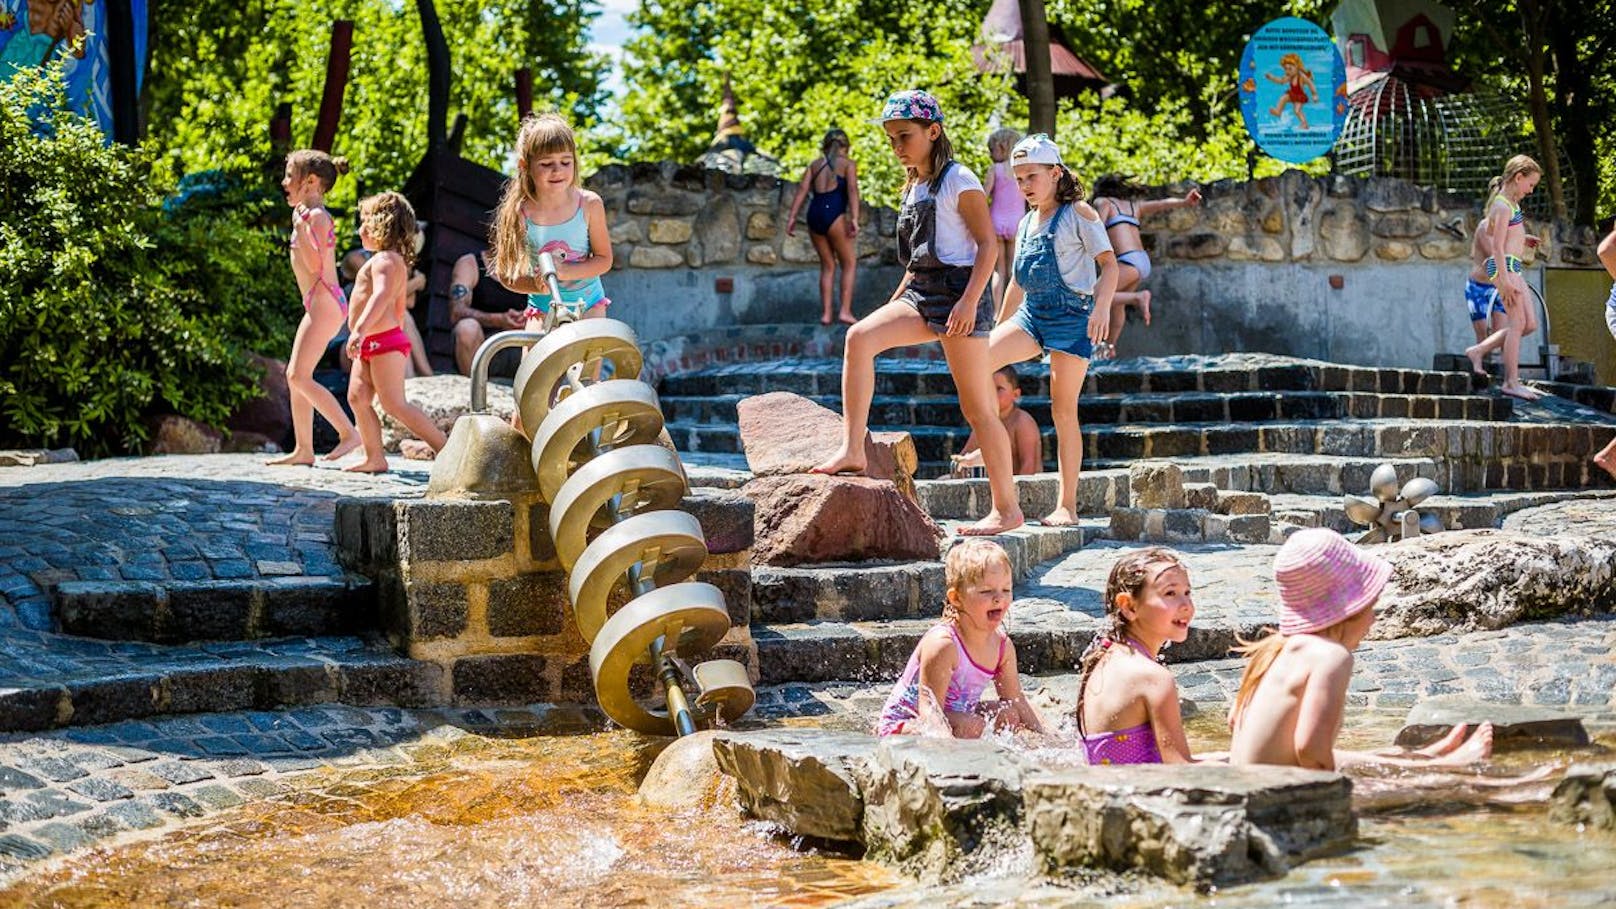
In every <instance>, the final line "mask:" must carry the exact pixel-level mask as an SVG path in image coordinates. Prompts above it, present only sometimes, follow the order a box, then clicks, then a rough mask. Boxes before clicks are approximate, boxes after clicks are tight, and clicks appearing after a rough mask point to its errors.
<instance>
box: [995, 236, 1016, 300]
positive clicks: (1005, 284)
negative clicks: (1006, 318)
mask: <svg viewBox="0 0 1616 909" xmlns="http://www.w3.org/2000/svg"><path fill="white" fill-rule="evenodd" d="M1015 254H1016V241H1015V240H1006V239H1005V238H1003V237H1000V238H999V258H998V259H996V260H994V263H993V311H994V312H998V311H999V309H1000V308H1001V307H1002V306H1004V292H1005V291H1006V290H1008V289H1009V287H1010V263H1011V260H1012V259H1013V258H1014V256H1015Z"/></svg>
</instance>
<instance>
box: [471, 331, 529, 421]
mask: <svg viewBox="0 0 1616 909" xmlns="http://www.w3.org/2000/svg"><path fill="white" fill-rule="evenodd" d="M543 337H544V332H542V331H501V332H496V333H495V334H493V335H490V336H489V337H488V340H486V341H484V342H483V343H482V346H481V347H479V348H477V354H476V356H474V357H472V358H471V412H472V413H488V364H489V363H491V362H493V359H494V354H497V353H499V352H500V351H502V350H507V349H509V348H512V347H524V346H526V345H528V344H533V343H535V342H537V341H538V340H539V339H541V338H543Z"/></svg>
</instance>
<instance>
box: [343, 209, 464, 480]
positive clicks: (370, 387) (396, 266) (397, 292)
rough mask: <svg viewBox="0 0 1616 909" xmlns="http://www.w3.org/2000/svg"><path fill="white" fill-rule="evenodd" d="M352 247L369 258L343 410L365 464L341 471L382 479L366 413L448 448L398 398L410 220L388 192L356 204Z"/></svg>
mask: <svg viewBox="0 0 1616 909" xmlns="http://www.w3.org/2000/svg"><path fill="white" fill-rule="evenodd" d="M359 242H360V243H363V244H364V246H365V248H366V249H368V250H370V251H371V252H372V253H373V254H372V255H371V257H370V259H369V261H367V262H366V263H365V264H364V265H363V266H361V267H360V269H359V275H358V276H357V277H356V278H355V279H354V307H355V309H356V310H357V312H358V315H357V316H355V317H354V318H353V319H352V321H351V323H350V326H349V338H348V355H349V356H350V357H353V358H354V364H353V372H352V373H351V374H350V376H349V378H348V404H349V406H351V407H352V408H353V412H354V419H355V420H357V421H358V423H359V436H360V438H361V439H363V440H364V444H365V459H364V460H363V461H361V462H360V463H358V464H355V465H354V466H352V467H350V468H348V469H349V470H350V471H353V472H355V473H383V472H385V471H386V470H387V458H386V456H385V455H384V454H383V453H382V422H381V420H380V419H379V418H378V417H377V416H376V411H375V408H374V405H373V402H374V400H375V399H377V398H380V399H381V403H382V409H383V410H385V411H387V412H388V413H390V414H392V415H393V416H394V417H395V418H397V419H398V420H399V421H400V422H401V423H403V424H404V425H405V426H406V427H408V428H409V430H410V432H412V433H414V434H415V437H416V438H417V439H420V440H421V441H423V442H425V443H426V444H427V445H430V446H431V447H432V450H433V451H434V452H438V451H442V450H443V445H444V443H445V442H447V441H448V440H447V439H446V438H445V437H444V435H443V431H442V430H440V429H438V427H437V426H436V425H435V424H434V423H433V422H432V420H431V418H430V417H428V416H427V415H426V414H424V413H422V412H421V410H420V408H418V407H416V406H415V405H413V404H411V403H410V402H409V401H408V400H407V399H406V398H405V397H404V367H405V364H407V363H408V362H409V357H410V340H409V337H408V336H407V335H405V333H404V327H403V322H404V320H405V319H407V318H409V314H408V313H407V312H406V309H407V305H406V301H405V296H406V293H405V288H406V286H407V285H408V283H409V279H410V263H411V259H412V258H413V257H414V250H415V212H414V210H412V209H411V208H410V203H409V202H408V201H407V200H406V199H405V198H404V197H403V196H401V195H399V194H398V193H395V192H386V193H382V194H381V195H377V196H371V197H370V198H368V199H365V200H364V201H362V202H360V203H359Z"/></svg>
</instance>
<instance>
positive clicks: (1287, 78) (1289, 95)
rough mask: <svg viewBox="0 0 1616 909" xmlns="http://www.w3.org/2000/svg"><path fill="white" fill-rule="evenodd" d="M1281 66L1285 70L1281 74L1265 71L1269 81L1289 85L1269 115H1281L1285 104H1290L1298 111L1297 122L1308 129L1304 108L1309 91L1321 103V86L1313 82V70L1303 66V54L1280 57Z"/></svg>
mask: <svg viewBox="0 0 1616 909" xmlns="http://www.w3.org/2000/svg"><path fill="white" fill-rule="evenodd" d="M1279 67H1280V69H1282V70H1284V73H1283V74H1281V75H1278V76H1276V75H1274V74H1273V73H1263V75H1264V76H1266V77H1267V78H1268V81H1269V82H1275V83H1278V84H1280V85H1285V86H1287V87H1286V89H1285V92H1284V94H1282V95H1280V96H1279V101H1278V103H1276V104H1275V105H1274V109H1273V110H1271V111H1269V112H1268V115H1269V116H1270V117H1277V116H1279V115H1280V113H1281V112H1282V111H1284V109H1285V105H1287V104H1289V105H1290V106H1291V109H1292V110H1294V111H1295V112H1296V122H1297V123H1299V124H1301V128H1302V129H1307V112H1306V111H1305V110H1303V109H1302V108H1303V106H1304V105H1306V104H1307V96H1308V93H1309V92H1311V93H1312V94H1313V103H1314V104H1317V103H1319V88H1318V86H1317V85H1314V84H1313V71H1312V70H1310V69H1308V68H1307V67H1305V66H1303V65H1302V55H1301V54H1295V53H1292V54H1286V55H1285V56H1283V57H1280V58H1279Z"/></svg>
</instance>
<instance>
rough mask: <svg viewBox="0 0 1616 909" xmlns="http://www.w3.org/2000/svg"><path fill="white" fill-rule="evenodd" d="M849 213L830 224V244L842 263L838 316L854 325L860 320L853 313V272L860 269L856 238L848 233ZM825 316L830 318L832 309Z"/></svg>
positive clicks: (848, 323)
mask: <svg viewBox="0 0 1616 909" xmlns="http://www.w3.org/2000/svg"><path fill="white" fill-rule="evenodd" d="M847 223H848V221H847V215H842V216H841V217H840V218H837V219H836V223H834V224H832V225H831V226H830V245H831V247H832V248H833V249H835V250H836V259H837V261H839V262H840V263H841V264H842V305H841V310H840V312H838V313H837V315H836V318H837V319H839V320H841V322H842V324H844V325H852V324H854V323H856V322H857V321H858V317H857V316H855V315H853V274H854V272H855V271H857V270H858V248H857V244H856V242H855V241H854V239H853V238H852V237H850V236H848V233H847V227H846V225H847ZM825 318H826V319H829V318H830V310H829V309H828V308H827V309H826V310H825Z"/></svg>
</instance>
